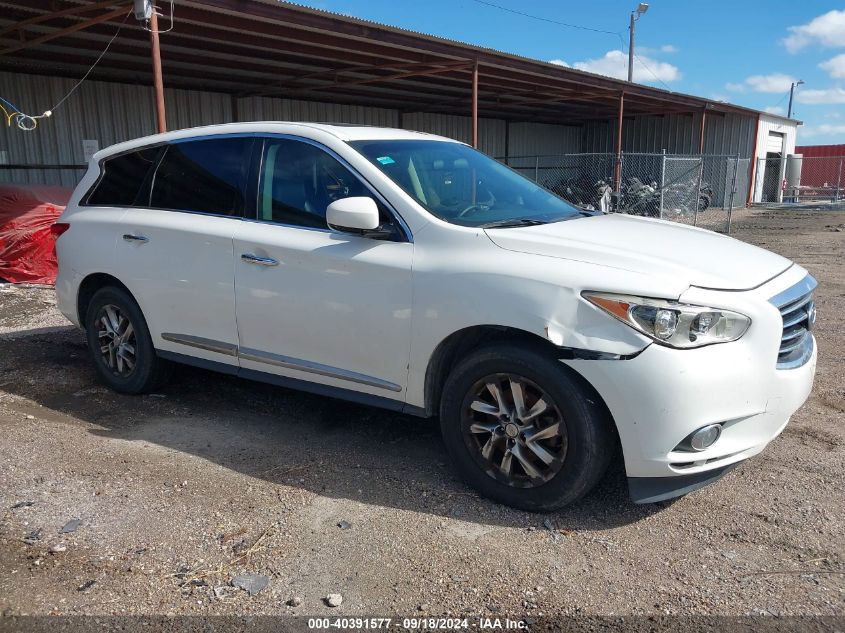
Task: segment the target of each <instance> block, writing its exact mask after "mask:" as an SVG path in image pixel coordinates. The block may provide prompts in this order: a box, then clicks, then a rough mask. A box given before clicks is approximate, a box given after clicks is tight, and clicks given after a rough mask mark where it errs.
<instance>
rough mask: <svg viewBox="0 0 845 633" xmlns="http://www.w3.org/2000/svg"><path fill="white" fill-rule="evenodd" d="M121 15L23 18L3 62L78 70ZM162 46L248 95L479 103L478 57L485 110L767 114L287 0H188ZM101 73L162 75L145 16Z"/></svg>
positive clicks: (128, 28) (397, 104)
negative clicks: (99, 19) (26, 42)
mask: <svg viewBox="0 0 845 633" xmlns="http://www.w3.org/2000/svg"><path fill="white" fill-rule="evenodd" d="M124 1H125V0H124ZM65 2H66V5H63V6H73V5H77V6H86V5H87V6H92V2H91V0H65ZM117 2H118V0H116V3H117ZM54 6H55V5H54V3H53V2H52V0H0V8H2V9H3V11H2V12H0V28H3V27H9V26H11V25H14V24H15V23H16V22H20V21H21V20H25V19H28V18H32V17H35V16H47V15H50V14H51V12H52V11H54ZM126 6H127V7H128V6H129V5H126ZM101 11H102V10H101ZM92 15H96V13H94V12H89V13H88V14H85V15H72V16H68V15H64V16H60V17H55V18H51V19H50V20H47V21H44V22H41V23H39V24H37V25H31V26H27V27H25V29H24V30H25V32H27V33H28V37H30V40H31V39H32V37H31V36H32V35H37V36H47V35H50V34H55V33H58V32H60V30H61V29H67V28H68V27H75V26H79V25H80V24H81V23H82V21H83V20H85V19H86V18H88V17H90V16H92ZM119 21H120V19H119V18H115V19H112V20H109V21H107V22H105V23H103V24H95V25H90V26H88V27H87V28H85V29H83V30H78V31H76V32H73V33H71V32H67V31H65V32H63V34H62V36H61V37H58V38H56V39H51V40H50V41H47V42H42V43H40V44H37V45H35V46H27V47H25V48H22V49H20V50H11V49H12V48H17V47H19V45H20V42H19V41H18V40H17V36H16V34H15V32H14V31H13V30H11V31H9V32H7V33H5V34H0V42H3V44H2V45H5V46H7V47H8V50H7V51H2V50H0V69H4V68H5V69H7V70H13V71H15V72H22V71H25V72H34V73H43V74H51V75H56V74H59V75H62V76H67V77H78V76H80V75H81V74H82V73H83V72H84V71H85V70H87V68H88V67H89V66H90V64H91V62H93V60H94V59H95V58H96V56H97V55H98V54H99V53H100V51H101V50H102V48H103V46H104V43H105V41H107V40H108V38H109V37H111V35H112V34H113V33H114V30H115V28H116V24H117V23H118V22H119ZM163 22H164V24H163V28H164V26H166V21H163ZM161 46H162V58H163V64H164V78H165V85H168V86H171V87H178V88H186V89H204V90H213V91H218V92H227V93H231V94H236V95H238V96H253V97H262V96H263V97H268V96H273V97H284V98H289V99H297V100H300V101H315V102H335V103H343V104H347V105H367V106H373V107H382V108H396V109H400V110H403V111H425V112H431V113H434V114H452V115H467V114H468V108H469V96H470V78H471V73H472V68H471V64H472V63H475V62H477V63H478V65H479V74H480V77H479V114H480V116H482V117H485V118H501V119H508V120H512V121H535V122H546V123H560V122H573V121H583V120H590V119H602V118H611V117H612V116H613V115H614V113H615V112H616V109H617V106H618V103H617V101H618V97H619V94H620V93H621V92H623V91H624V92H625V110H626V113H628V114H645V113H648V112H656V111H659V112H681V111H691V110H697V111H701V110H704V109H708V110H712V111H715V112H744V113H754V114H756V111H753V110H750V109H748V108H742V107H740V106H735V105H731V104H725V103H721V102H715V101H711V100H708V99H703V98H700V97H695V96H691V95H685V94H681V93H676V92H671V91H667V90H662V89H660V88H654V87H651V86H644V85H640V84H630V83H627V82H624V81H620V80H616V79H610V78H608V77H603V76H600V75H595V74H592V73H587V72H584V71H579V70H576V69H572V68H564V67H561V66H557V65H554V64H549V63H547V62H542V61H538V60H532V59H528V58H526V57H521V56H519V55H514V54H512V53H507V52H502V51H497V50H494V49H490V48H484V47H480V46H475V45H471V44H466V43H463V42H456V41H452V40H447V39H445V38H441V37H437V36H434V35H430V34H423V33H418V32H415V31H410V30H407V29H401V28H397V27H393V26H388V25H384V24H379V23H376V22H372V21H367V20H361V19H358V18H354V17H349V16H346V15H340V14H336V13H331V12H328V11H324V10H319V9H313V8H309V7H305V6H302V5H297V4H292V3H288V2H277V1H276V0H202V1H200V0H178V2H177V3H176V24H175V28H174V29H173V30H172V31H169V32H165V33H162V34H161ZM449 64H451V67H448V65H449ZM92 78H99V79H103V80H111V81H120V82H124V83H132V84H138V83H141V84H149V83H150V81H151V71H150V60H149V42H148V35H147V33H146V31H145V30H144V29H143V28H142V26H141V25H140V24H138V23H137V22H135V20H134V18H132V17H130V18H129V19H128V20H127V22H126V23H125V25H124V27H123V31H122V32H121V34H120V36H119V37H118V39H117V40H116V41H115V43H114V45H113V46H112V48H111V50H110V51H109V53H108V55H106V56H105V57H104V58H103V60H102V61H101V62H100V64H99V65H98V66H97V68H96V69H95V70H94V72H93V73H92Z"/></svg>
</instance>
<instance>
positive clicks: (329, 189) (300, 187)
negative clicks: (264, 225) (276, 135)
mask: <svg viewBox="0 0 845 633" xmlns="http://www.w3.org/2000/svg"><path fill="white" fill-rule="evenodd" d="M353 196H370V197H372V194H371V193H370V191H369V190H368V189H367V188H366V186H364V184H363V183H362V182H361V181H360V180H359V179H358V178H357V177H355V176H354V175H353V174H352V173H351V172H350V171H349V170H348V169H347V168H346V167H344V166H343V165H342V164H341V163H340V162H338V161H337V160H336V159H335V158H334V157H332V156H331V155H329V154H328V153H326V152H324V151H323V150H321V149H320V148H318V147H315V146H313V145H310V144H308V143H302V142H300V141H293V140H289V139H268V140H267V141H266V142H265V144H264V155H263V157H262V162H261V178H260V181H259V184H258V219H260V220H266V221H270V222H278V223H280V224H290V225H294V226H306V227H313V228H328V227H327V225H326V207H328V206H329V205H330V204H331V203H332V202H334V201H335V200H340V199H342V198H349V197H353ZM385 217H386V213H385V211H384V210H383V209H382V219H383V221H384V219H385Z"/></svg>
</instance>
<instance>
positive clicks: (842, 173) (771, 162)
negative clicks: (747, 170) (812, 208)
mask: <svg viewBox="0 0 845 633" xmlns="http://www.w3.org/2000/svg"><path fill="white" fill-rule="evenodd" d="M754 171H755V176H754V191H753V194H752V201H753V202H754V203H760V204H772V203H792V204H819V203H840V202H843V201H845V156H803V157H801V156H787V157H786V158H759V159H757V164H756V166H755V170H754Z"/></svg>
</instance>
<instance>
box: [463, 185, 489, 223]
mask: <svg viewBox="0 0 845 633" xmlns="http://www.w3.org/2000/svg"><path fill="white" fill-rule="evenodd" d="M494 204H496V196H494V195H493V192H492V191H490V190H489V189H488V190H487V199H486V200H479V201H478V202H474V203H473V204H471V205H469V206H466V207H464V208H463V210H461V211H460V212H459V213H458V215H456V216H455V217H456V218H465V217H466V216H468V215H470V214H472V213H473V212H474V211H479V210H487V209H489V208H490V207H492V206H493V205H494Z"/></svg>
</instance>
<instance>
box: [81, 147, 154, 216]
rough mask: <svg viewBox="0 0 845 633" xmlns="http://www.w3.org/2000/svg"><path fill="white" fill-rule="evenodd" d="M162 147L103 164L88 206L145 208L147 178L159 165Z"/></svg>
mask: <svg viewBox="0 0 845 633" xmlns="http://www.w3.org/2000/svg"><path fill="white" fill-rule="evenodd" d="M161 151H162V148H161V147H150V148H146V149H142V150H139V151H137V152H130V153H129V154H123V155H121V156H115V157H114V158H107V159H106V160H105V161H103V167H102V170H103V173H102V176H101V177H100V180H99V181H98V182H97V184H96V185H94V188H93V190H92V191H91V193H90V194H89V195H88V199H87V200H86V203H87V204H90V205H96V206H107V207H127V206H133V205H137V204H139V203H140V204H146V200H143V201H142V200H140V198H146V195H145V193H144V192H145V184H146V179H147V175H148V174H149V173H150V170H151V169H152V168H153V167H154V166H155V164H156V161H158V157H159V154H160V153H161Z"/></svg>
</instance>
